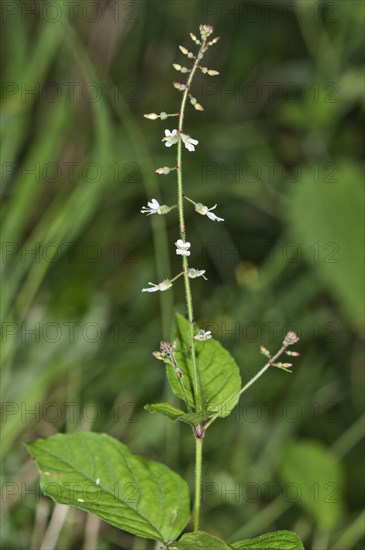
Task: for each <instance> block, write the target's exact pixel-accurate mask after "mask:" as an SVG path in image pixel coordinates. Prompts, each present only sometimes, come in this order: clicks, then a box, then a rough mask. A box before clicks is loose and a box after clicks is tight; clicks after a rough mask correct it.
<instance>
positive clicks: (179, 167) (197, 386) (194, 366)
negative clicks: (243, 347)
mask: <svg viewBox="0 0 365 550" xmlns="http://www.w3.org/2000/svg"><path fill="white" fill-rule="evenodd" d="M202 56H203V47H202V48H201V49H200V50H199V53H198V55H197V57H196V59H195V63H194V65H193V68H192V70H191V73H190V75H189V78H188V81H187V83H186V88H185V90H184V93H183V97H182V100H181V106H180V115H179V128H178V131H179V137H178V142H177V163H176V168H177V201H178V209H179V227H180V237H181V239H182V240H183V241H185V240H186V230H185V219H184V193H183V176H182V137H181V134H182V131H183V124H184V115H185V106H186V99H187V97H188V93H189V89H190V86H191V83H192V80H193V78H194V74H195V72H196V70H197V68H198V64H199V61H200V60H201V58H202ZM182 265H183V272H184V284H185V298H186V307H187V314H188V321H189V342H190V350H191V360H192V370H193V388H194V397H195V408H196V410H198V411H201V410H202V397H201V388H200V381H199V377H198V369H197V364H196V353H195V341H194V312H193V301H192V296H191V288H190V281H189V276H188V269H189V264H188V259H187V256H182Z"/></svg>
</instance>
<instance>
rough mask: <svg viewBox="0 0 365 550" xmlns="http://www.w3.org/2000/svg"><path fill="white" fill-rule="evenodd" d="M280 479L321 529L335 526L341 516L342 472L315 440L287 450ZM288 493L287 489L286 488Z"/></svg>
mask: <svg viewBox="0 0 365 550" xmlns="http://www.w3.org/2000/svg"><path fill="white" fill-rule="evenodd" d="M279 473H280V475H281V478H282V480H283V482H284V483H286V484H287V486H288V487H289V484H294V485H293V490H294V491H295V492H296V495H297V501H298V503H299V504H300V505H301V506H302V507H303V508H304V509H305V510H306V511H307V512H308V513H309V514H310V515H311V516H312V517H313V518H314V519H315V520H316V521H317V522H318V524H319V526H320V527H322V528H323V529H331V528H332V527H334V526H335V525H336V523H337V521H338V519H339V517H340V516H341V514H342V507H343V506H342V502H343V499H342V487H341V486H342V471H341V467H340V464H339V462H338V459H337V457H336V456H335V454H334V453H332V452H331V451H330V450H328V449H327V448H326V447H324V446H323V445H321V444H319V443H317V442H315V441H313V442H312V441H300V442H296V443H291V444H289V445H288V446H287V447H286V450H285V452H284V456H283V458H282V460H281V463H280V471H279ZM288 490H289V489H288Z"/></svg>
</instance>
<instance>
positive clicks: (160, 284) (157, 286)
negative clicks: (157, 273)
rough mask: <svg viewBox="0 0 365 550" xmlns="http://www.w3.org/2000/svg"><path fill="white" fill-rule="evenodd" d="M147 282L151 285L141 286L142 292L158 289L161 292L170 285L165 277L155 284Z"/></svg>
mask: <svg viewBox="0 0 365 550" xmlns="http://www.w3.org/2000/svg"><path fill="white" fill-rule="evenodd" d="M148 284H149V285H151V288H142V292H157V291H158V290H160V291H161V292H163V291H164V290H168V289H169V288H171V287H172V283H171V282H170V281H169V280H168V279H165V280H164V281H162V283H158V284H157V285H155V284H154V283H148Z"/></svg>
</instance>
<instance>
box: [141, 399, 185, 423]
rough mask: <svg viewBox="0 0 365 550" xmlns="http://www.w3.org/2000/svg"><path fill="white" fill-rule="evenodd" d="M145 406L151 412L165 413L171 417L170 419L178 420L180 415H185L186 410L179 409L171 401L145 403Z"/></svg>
mask: <svg viewBox="0 0 365 550" xmlns="http://www.w3.org/2000/svg"><path fill="white" fill-rule="evenodd" d="M144 408H145V409H146V411H148V412H150V413H159V414H163V415H164V416H167V417H168V418H170V420H177V419H178V418H179V417H180V416H184V414H185V413H184V411H182V410H181V409H177V408H176V407H173V406H172V405H169V403H153V404H152V405H145V406H144Z"/></svg>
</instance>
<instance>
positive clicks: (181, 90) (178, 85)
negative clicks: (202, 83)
mask: <svg viewBox="0 0 365 550" xmlns="http://www.w3.org/2000/svg"><path fill="white" fill-rule="evenodd" d="M172 85H173V86H174V88H176V89H177V90H179V92H183V91H184V90H185V88H186V85H185V84H180V82H173V83H172Z"/></svg>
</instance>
